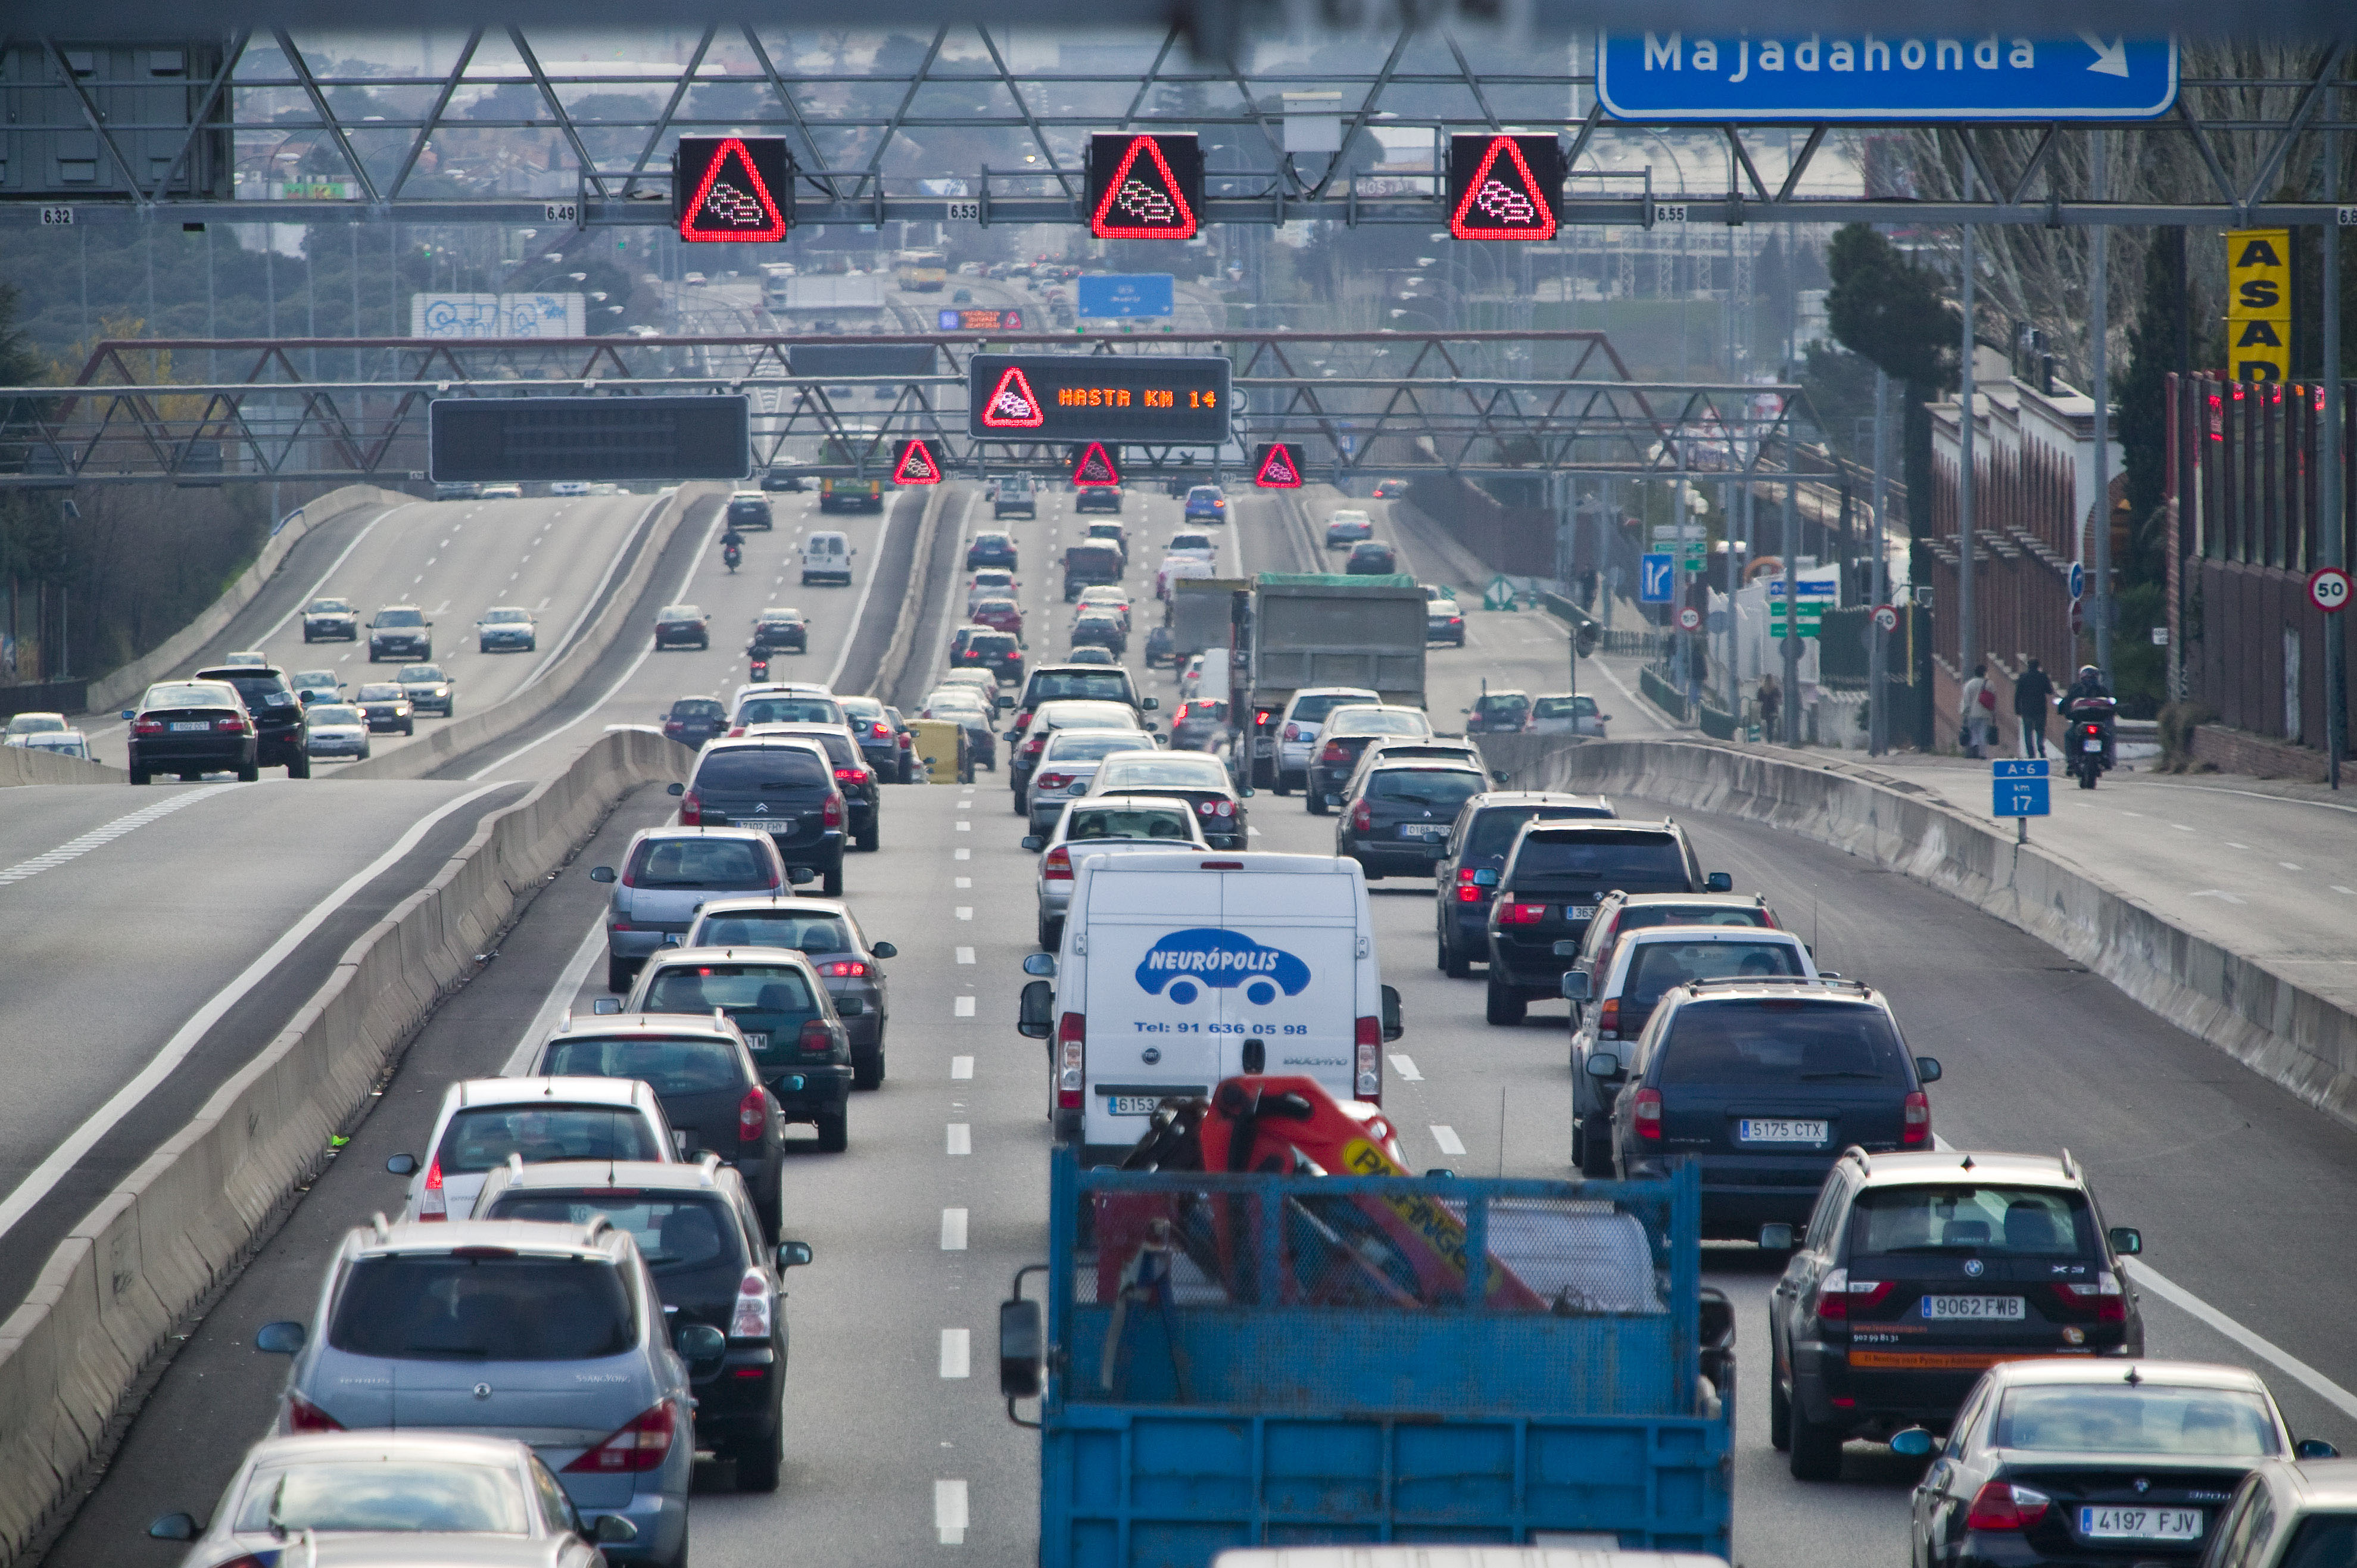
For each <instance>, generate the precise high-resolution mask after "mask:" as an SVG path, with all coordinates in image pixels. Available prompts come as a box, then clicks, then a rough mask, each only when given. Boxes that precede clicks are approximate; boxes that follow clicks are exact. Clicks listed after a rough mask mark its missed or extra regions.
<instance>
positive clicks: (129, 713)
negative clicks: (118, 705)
mask: <svg viewBox="0 0 2357 1568" xmlns="http://www.w3.org/2000/svg"><path fill="white" fill-rule="evenodd" d="M123 716H124V718H126V719H129V718H136V717H137V716H138V715H137V714H134V713H133V712H132V711H131V710H130V709H129V708H125V709H124V710H123Z"/></svg>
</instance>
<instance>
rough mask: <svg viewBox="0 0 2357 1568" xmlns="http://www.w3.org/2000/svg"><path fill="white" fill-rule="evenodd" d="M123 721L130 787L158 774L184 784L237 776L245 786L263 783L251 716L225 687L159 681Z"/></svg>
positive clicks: (227, 684) (213, 683)
mask: <svg viewBox="0 0 2357 1568" xmlns="http://www.w3.org/2000/svg"><path fill="white" fill-rule="evenodd" d="M123 716H124V718H125V719H126V720H128V721H129V722H130V725H131V735H130V740H129V746H130V757H129V760H128V762H127V763H126V767H127V768H128V769H129V771H130V775H131V782H133V783H134V784H145V783H146V782H147V780H148V779H151V778H153V777H154V776H155V775H156V774H158V773H177V774H178V775H179V776H180V777H181V778H182V779H201V778H203V777H204V776H205V775H206V774H208V773H225V772H226V773H235V774H236V775H237V776H238V778H240V779H242V780H244V781H245V782H247V783H249V784H251V783H252V782H253V780H255V779H259V778H261V777H262V771H261V764H260V762H259V761H258V760H257V757H258V753H257V752H256V750H255V744H256V741H255V731H254V724H253V714H250V713H248V712H247V711H246V706H245V699H244V698H243V697H242V696H240V695H239V694H238V690H237V688H236V687H235V686H233V685H231V683H230V682H227V681H158V682H156V684H154V685H153V686H150V687H148V688H147V691H146V693H145V695H143V696H142V697H141V698H140V699H139V705H138V706H137V707H136V708H125V709H124V711H123Z"/></svg>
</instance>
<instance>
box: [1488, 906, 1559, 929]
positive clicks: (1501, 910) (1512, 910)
mask: <svg viewBox="0 0 2357 1568" xmlns="http://www.w3.org/2000/svg"><path fill="white" fill-rule="evenodd" d="M1546 912H1547V907H1546V906H1545V905H1544V904H1501V905H1499V906H1498V923H1499V924H1500V925H1501V926H1535V925H1537V924H1538V923H1539V922H1540V921H1541V920H1544V919H1545V918H1546Z"/></svg>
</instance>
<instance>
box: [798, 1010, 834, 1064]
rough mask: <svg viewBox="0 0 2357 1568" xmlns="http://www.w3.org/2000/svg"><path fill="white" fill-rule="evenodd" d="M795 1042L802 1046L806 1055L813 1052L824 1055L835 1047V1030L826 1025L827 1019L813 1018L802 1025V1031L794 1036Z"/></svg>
mask: <svg viewBox="0 0 2357 1568" xmlns="http://www.w3.org/2000/svg"><path fill="white" fill-rule="evenodd" d="M794 1044H795V1045H797V1046H799V1047H802V1054H803V1055H804V1056H809V1055H811V1054H813V1052H815V1053H818V1054H820V1055H823V1054H824V1053H826V1052H828V1051H831V1050H833V1049H834V1030H832V1029H830V1028H828V1027H827V1026H826V1020H825V1019H823V1018H813V1019H811V1020H810V1021H809V1022H807V1023H805V1024H804V1025H803V1026H802V1033H801V1034H799V1035H797V1036H794Z"/></svg>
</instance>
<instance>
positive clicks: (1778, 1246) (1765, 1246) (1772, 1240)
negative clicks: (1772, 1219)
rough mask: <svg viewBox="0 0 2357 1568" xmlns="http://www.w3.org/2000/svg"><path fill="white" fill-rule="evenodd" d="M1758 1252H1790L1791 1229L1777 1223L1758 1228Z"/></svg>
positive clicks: (1779, 1222) (1781, 1223)
mask: <svg viewBox="0 0 2357 1568" xmlns="http://www.w3.org/2000/svg"><path fill="white" fill-rule="evenodd" d="M1760 1251H1763V1252H1789V1251H1792V1227H1791V1226H1790V1225H1787V1224H1785V1223H1783V1222H1782V1221H1781V1220H1780V1221H1778V1222H1777V1223H1776V1224H1773V1225H1762V1226H1761V1227H1760Z"/></svg>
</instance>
